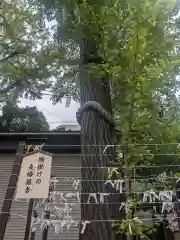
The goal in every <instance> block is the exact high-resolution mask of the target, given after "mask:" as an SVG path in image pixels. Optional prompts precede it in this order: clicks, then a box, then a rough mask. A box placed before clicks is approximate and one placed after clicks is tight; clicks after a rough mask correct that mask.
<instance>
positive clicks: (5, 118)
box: [0, 103, 49, 132]
mask: <svg viewBox="0 0 180 240" xmlns="http://www.w3.org/2000/svg"><path fill="white" fill-rule="evenodd" d="M48 130H49V125H48V123H47V121H46V118H45V117H44V115H43V113H42V112H39V111H38V110H37V108H36V107H30V108H19V107H18V106H16V105H13V104H10V103H7V104H6V105H5V106H4V107H3V109H2V115H1V116H0V131H1V132H43V131H48Z"/></svg>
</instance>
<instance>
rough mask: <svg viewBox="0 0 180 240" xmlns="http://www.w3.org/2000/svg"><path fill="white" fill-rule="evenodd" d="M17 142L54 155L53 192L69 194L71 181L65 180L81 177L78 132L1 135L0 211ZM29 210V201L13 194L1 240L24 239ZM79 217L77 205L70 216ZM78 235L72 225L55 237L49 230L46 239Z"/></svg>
mask: <svg viewBox="0 0 180 240" xmlns="http://www.w3.org/2000/svg"><path fill="white" fill-rule="evenodd" d="M19 143H24V144H25V145H26V147H27V146H30V145H43V150H44V151H47V152H49V153H53V154H54V156H53V158H52V168H51V174H52V175H53V176H55V177H56V178H57V179H58V183H57V186H56V191H60V192H72V182H68V181H66V179H67V178H78V179H80V177H81V170H80V133H79V132H47V133H0V209H2V207H3V206H4V204H6V200H7V199H5V195H6V193H7V191H8V184H9V179H10V177H11V175H12V172H11V171H12V168H13V165H14V161H15V159H16V157H17V156H16V152H17V148H18V144H19ZM74 166H76V168H74ZM28 207H29V201H25V200H24V201H20V200H15V194H14V197H13V200H12V205H11V210H10V214H9V220H8V223H7V226H6V231H5V237H4V240H24V236H25V228H26V221H27V215H28ZM2 214H7V213H5V212H2V210H1V220H2ZM80 215H81V212H80V205H78V204H77V205H75V206H73V210H72V217H73V219H76V220H78V219H79V220H80ZM0 228H1V226H0ZM1 230H2V229H1ZM1 230H0V231H1ZM78 235H79V229H78V228H77V227H75V226H74V227H73V226H72V227H71V228H70V230H69V231H66V230H65V231H63V232H60V233H59V234H58V235H57V234H55V233H54V230H50V229H49V230H48V239H50V240H58V239H62V240H77V239H78ZM41 236H42V231H41V230H40V227H38V228H37V231H36V233H35V240H36V239H38V240H39V239H42V237H41ZM29 239H30V237H29Z"/></svg>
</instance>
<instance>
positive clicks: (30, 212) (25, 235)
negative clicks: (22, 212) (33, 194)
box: [24, 199, 34, 240]
mask: <svg viewBox="0 0 180 240" xmlns="http://www.w3.org/2000/svg"><path fill="white" fill-rule="evenodd" d="M33 205H34V199H30V201H29V208H28V215H27V221H26V230H25V234H24V240H28V239H29V233H30V228H31V217H32V212H33Z"/></svg>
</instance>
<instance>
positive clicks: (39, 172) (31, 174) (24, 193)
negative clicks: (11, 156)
mask: <svg viewBox="0 0 180 240" xmlns="http://www.w3.org/2000/svg"><path fill="white" fill-rule="evenodd" d="M51 164H52V155H51V154H49V153H46V152H43V151H39V150H38V151H34V152H32V153H29V154H27V155H25V156H24V157H23V160H22V165H21V170H20V175H19V180H18V185H17V191H16V199H30V198H48V193H49V182H50V177H51Z"/></svg>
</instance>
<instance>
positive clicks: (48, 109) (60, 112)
mask: <svg viewBox="0 0 180 240" xmlns="http://www.w3.org/2000/svg"><path fill="white" fill-rule="evenodd" d="M20 106H22V107H26V106H36V107H37V109H38V110H39V111H42V112H43V113H44V115H45V117H46V119H47V122H48V123H49V126H50V128H51V129H54V128H56V127H57V126H58V125H60V124H62V123H64V122H77V121H76V111H77V109H78V108H79V103H76V102H73V101H72V102H71V105H70V107H68V108H66V107H65V101H63V102H62V103H58V104H56V105H53V104H52V102H51V101H50V97H49V96H44V97H43V99H42V100H36V101H33V100H32V101H31V100H28V99H22V100H21V104H20Z"/></svg>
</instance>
